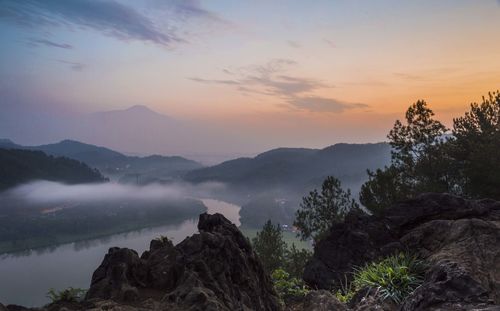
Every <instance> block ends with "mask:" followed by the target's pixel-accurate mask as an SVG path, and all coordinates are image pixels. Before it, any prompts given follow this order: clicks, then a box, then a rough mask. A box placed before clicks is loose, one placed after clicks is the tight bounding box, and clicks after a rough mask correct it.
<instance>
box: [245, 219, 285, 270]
mask: <svg viewBox="0 0 500 311" xmlns="http://www.w3.org/2000/svg"><path fill="white" fill-rule="evenodd" d="M252 245H253V248H254V250H255V252H256V253H257V254H258V255H259V258H260V260H261V261H262V264H263V266H264V268H265V269H266V270H267V271H269V272H272V271H274V270H276V269H278V268H280V267H281V265H282V264H283V260H284V257H285V250H286V244H285V242H284V241H283V237H282V235H281V226H280V225H279V224H278V225H276V226H275V225H273V224H272V222H271V221H270V220H268V221H267V222H266V224H265V225H264V227H263V228H262V231H260V232H257V236H256V237H255V238H253V240H252Z"/></svg>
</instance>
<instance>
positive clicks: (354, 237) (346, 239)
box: [304, 210, 398, 289]
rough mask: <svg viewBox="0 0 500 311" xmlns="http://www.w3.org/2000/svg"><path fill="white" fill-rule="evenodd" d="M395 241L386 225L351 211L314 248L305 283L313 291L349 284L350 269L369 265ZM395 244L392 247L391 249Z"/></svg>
mask: <svg viewBox="0 0 500 311" xmlns="http://www.w3.org/2000/svg"><path fill="white" fill-rule="evenodd" d="M396 241H397V240H396V239H395V238H394V237H393V236H392V235H391V232H390V231H389V230H388V228H387V227H386V225H385V224H384V223H382V222H378V221H373V217H372V216H369V215H367V214H365V213H364V212H362V211H360V210H354V211H351V212H350V213H349V214H348V215H347V216H346V218H345V221H344V222H343V223H339V224H336V225H335V226H333V227H332V229H331V231H330V233H329V235H328V236H327V237H326V238H324V239H322V240H320V241H319V242H318V243H317V244H316V245H315V247H314V255H313V257H312V259H311V260H310V261H309V262H308V264H307V265H306V267H305V271H304V281H305V282H306V283H307V284H308V285H309V286H311V287H312V288H317V289H332V288H334V289H335V288H339V287H340V283H341V282H344V283H345V282H346V278H347V281H350V278H351V275H350V272H352V268H353V267H356V266H360V265H363V264H364V263H366V262H370V261H372V260H374V259H376V258H378V257H380V256H381V255H382V254H385V253H390V252H391V251H392V250H391V249H390V248H388V247H386V246H387V245H388V244H389V243H393V247H395V248H397V247H398V244H397V243H396ZM394 245H395V246H394Z"/></svg>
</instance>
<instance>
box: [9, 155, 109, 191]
mask: <svg viewBox="0 0 500 311" xmlns="http://www.w3.org/2000/svg"><path fill="white" fill-rule="evenodd" d="M32 180H50V181H58V182H64V183H68V184H77V183H90V182H104V181H106V179H105V178H104V177H103V176H102V175H101V173H100V172H99V171H98V170H96V169H92V168H90V167H88V166H87V165H86V164H84V163H82V162H79V161H76V160H72V159H68V158H64V157H53V156H49V155H46V154H45V153H43V152H41V151H31V150H20V149H1V148H0V190H5V189H8V188H11V187H14V186H17V185H20V184H22V183H25V182H29V181H32Z"/></svg>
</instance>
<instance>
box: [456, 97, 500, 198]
mask: <svg viewBox="0 0 500 311" xmlns="http://www.w3.org/2000/svg"><path fill="white" fill-rule="evenodd" d="M453 136H454V138H455V139H454V140H453V141H452V142H451V144H450V151H451V157H453V159H454V161H455V163H456V165H455V172H456V186H457V187H458V188H459V190H460V192H461V193H462V194H463V195H465V196H469V197H474V198H486V197H489V198H493V199H497V200H500V92H498V91H497V92H496V93H489V94H488V97H483V101H482V103H481V104H477V103H472V104H471V106H470V111H469V112H466V113H465V115H464V116H463V117H460V118H456V119H454V120H453Z"/></svg>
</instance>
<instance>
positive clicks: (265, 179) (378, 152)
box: [185, 143, 390, 192]
mask: <svg viewBox="0 0 500 311" xmlns="http://www.w3.org/2000/svg"><path fill="white" fill-rule="evenodd" d="M389 159H390V146H389V145H388V144H386V143H377V144H336V145H333V146H330V147H327V148H324V149H299V148H279V149H274V150H271V151H268V152H264V153H261V154H259V155H257V156H256V157H254V158H239V159H235V160H231V161H226V162H223V163H221V164H219V165H216V166H212V167H208V168H202V169H198V170H194V171H191V172H189V173H188V174H186V177H185V178H186V180H188V181H191V182H195V183H199V182H208V181H217V182H223V183H227V184H229V185H230V186H231V187H232V188H235V189H239V190H246V191H248V192H259V191H262V190H266V191H269V190H270V188H273V189H274V188H279V189H286V190H293V191H297V190H303V189H307V188H310V187H312V186H316V185H319V184H320V183H321V181H322V180H323V179H324V177H326V176H328V175H334V176H336V177H337V178H339V179H341V180H342V181H343V182H344V183H345V184H353V185H357V184H358V183H361V182H362V181H364V180H365V179H366V170H367V169H372V170H373V169H376V168H380V167H383V166H384V165H386V164H388V163H389ZM358 187H359V186H358ZM353 188H354V187H353ZM354 190H355V191H356V189H354Z"/></svg>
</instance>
